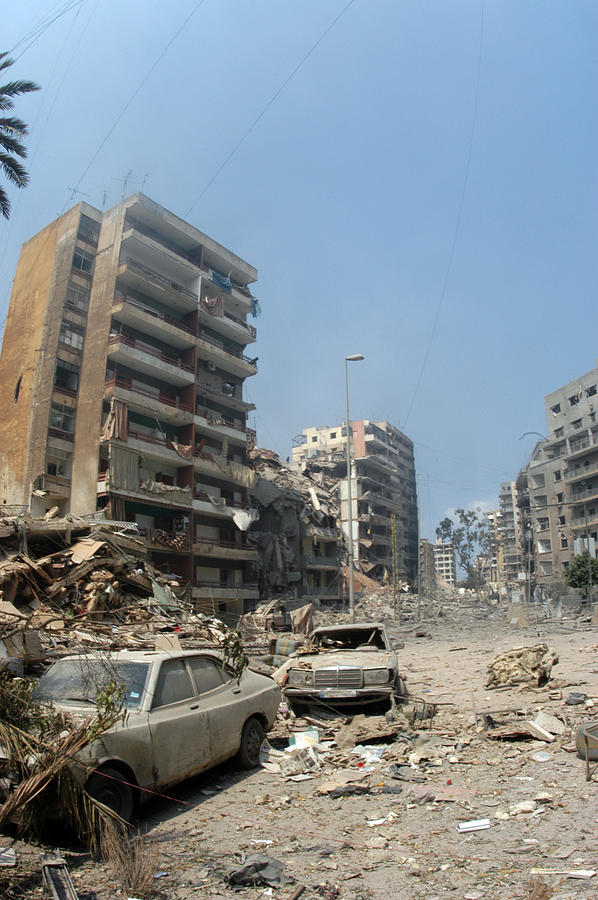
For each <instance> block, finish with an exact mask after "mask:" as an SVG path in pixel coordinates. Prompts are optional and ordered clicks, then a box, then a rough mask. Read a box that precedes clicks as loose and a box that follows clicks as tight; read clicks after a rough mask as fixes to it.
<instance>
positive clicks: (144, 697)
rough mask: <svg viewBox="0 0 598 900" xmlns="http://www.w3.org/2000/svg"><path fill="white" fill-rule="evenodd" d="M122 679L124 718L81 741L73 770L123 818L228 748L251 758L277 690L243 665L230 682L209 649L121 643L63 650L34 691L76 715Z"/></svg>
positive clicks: (229, 753)
mask: <svg viewBox="0 0 598 900" xmlns="http://www.w3.org/2000/svg"><path fill="white" fill-rule="evenodd" d="M110 680H112V681H114V682H116V683H118V684H120V685H122V686H123V687H122V689H123V691H124V694H123V707H124V710H125V711H126V716H125V717H124V720H121V721H119V722H118V723H117V724H116V725H114V726H113V727H112V728H110V729H109V730H108V731H106V732H105V733H104V734H103V735H102V736H101V737H100V738H98V739H97V740H95V741H93V743H91V744H88V745H87V746H86V747H85V748H84V749H83V750H82V751H81V752H80V753H79V754H77V759H78V760H80V761H81V763H83V764H84V765H80V764H77V763H74V764H73V766H72V772H73V775H74V776H75V777H76V778H77V780H78V781H80V783H81V784H83V785H84V786H85V789H86V790H87V792H88V793H89V794H91V795H92V796H93V797H95V798H96V799H97V800H99V801H101V802H102V803H104V804H106V805H107V806H109V807H111V808H112V809H114V810H115V811H116V812H117V813H118V815H120V816H121V818H123V819H125V820H127V821H128V820H130V819H131V817H132V815H133V812H134V810H135V807H136V806H137V805H138V804H140V803H142V802H143V801H144V800H145V799H148V798H149V796H151V795H150V794H149V793H148V792H146V791H144V790H140V789H143V788H146V789H150V790H156V789H162V788H165V787H168V786H169V785H172V784H175V783H177V782H179V781H183V780H184V779H185V778H189V777H190V776H192V775H196V774H198V773H199V772H202V771H204V770H205V769H209V768H211V767H212V766H215V765H217V764H218V763H220V762H223V761H224V760H226V759H229V758H231V757H234V756H236V757H237V759H238V761H239V764H240V766H241V767H242V768H247V769H249V768H252V767H254V766H257V765H258V764H259V754H260V747H261V744H262V741H263V738H264V734H265V732H266V731H267V730H268V729H269V728H271V726H272V724H273V722H274V719H275V718H276V713H277V710H278V705H279V702H280V690H279V688H278V686H277V685H276V684H275V683H274V682H273V681H272V679H271V678H268V677H266V676H264V675H259V674H258V673H256V672H252V671H250V670H248V669H246V670H245V671H244V672H243V674H242V675H241V678H240V679H239V680H237V679H236V678H235V677H234V676H233V674H232V673H231V672H230V671H229V670H228V669H227V668H226V666H224V665H223V663H222V659H221V657H220V655H219V654H218V653H217V652H216V651H196V650H187V651H185V650H182V651H177V652H163V651H162V652H158V651H154V652H144V651H120V652H117V653H109V654H103V655H102V656H101V657H97V656H94V655H81V656H70V657H65V658H63V659H61V660H58V661H57V662H55V663H54V664H53V665H52V666H51V667H50V668H49V669H48V671H47V672H46V673H45V674H44V675H43V676H42V678H41V680H40V683H39V686H38V689H37V699H38V700H40V701H52V702H53V703H54V705H55V706H56V707H57V708H58V709H61V710H63V711H65V712H69V713H71V714H73V715H75V716H81V715H85V714H86V713H88V714H89V713H91V710H92V709H93V710H95V700H96V697H97V694H98V691H99V690H101V689H102V688H103V687H104V686H105V685H106V684H107V682H109V681H110Z"/></svg>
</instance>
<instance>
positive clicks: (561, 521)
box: [559, 516, 567, 525]
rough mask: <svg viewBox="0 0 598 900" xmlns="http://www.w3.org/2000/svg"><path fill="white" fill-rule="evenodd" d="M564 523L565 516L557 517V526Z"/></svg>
mask: <svg viewBox="0 0 598 900" xmlns="http://www.w3.org/2000/svg"><path fill="white" fill-rule="evenodd" d="M566 521H567V520H566V518H565V516H559V525H564V524H565V522H566Z"/></svg>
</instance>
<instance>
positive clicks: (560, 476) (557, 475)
mask: <svg viewBox="0 0 598 900" xmlns="http://www.w3.org/2000/svg"><path fill="white" fill-rule="evenodd" d="M562 477H563V476H562V474H561V470H560V469H557V470H556V471H555V473H554V480H555V481H560V480H561V478H562Z"/></svg>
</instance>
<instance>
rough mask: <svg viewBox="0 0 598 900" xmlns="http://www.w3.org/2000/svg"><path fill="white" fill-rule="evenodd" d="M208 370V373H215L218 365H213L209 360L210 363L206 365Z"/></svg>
mask: <svg viewBox="0 0 598 900" xmlns="http://www.w3.org/2000/svg"><path fill="white" fill-rule="evenodd" d="M206 369H207V370H208V372H215V371H216V364H215V363H213V362H212V361H211V360H208V362H207V363H206Z"/></svg>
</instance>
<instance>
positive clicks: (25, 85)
mask: <svg viewBox="0 0 598 900" xmlns="http://www.w3.org/2000/svg"><path fill="white" fill-rule="evenodd" d="M12 65H13V60H12V59H9V58H8V54H7V53H0V72H3V71H4V70H5V69H8V68H9V67H10V66H12ZM31 91H39V85H37V84H35V82H33V81H9V82H7V84H3V85H2V86H0V116H1V118H0V168H1V169H2V173H3V174H4V176H5V178H6V179H7V181H9V182H10V183H11V184H16V186H17V187H19V188H24V187H26V186H27V185H28V183H29V175H28V174H27V172H26V171H25V168H24V167H23V166H22V164H21V163H20V162H19V159H25V157H26V156H27V151H26V149H25V145H24V144H23V138H24V137H25V135H26V134H27V126H26V125H25V123H24V122H22V121H21V119H17V118H15V117H14V116H6V115H4V113H6V112H8V111H10V110H11V109H13V108H14V105H15V104H14V98H15V97H18V96H20V95H21V94H29V93H31ZM0 211H1V212H2V215H3V216H4V218H5V219H8V218H9V217H10V201H9V199H8V197H7V195H6V191H5V190H4V189H3V188H1V187H0Z"/></svg>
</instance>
